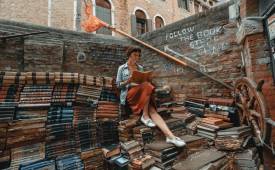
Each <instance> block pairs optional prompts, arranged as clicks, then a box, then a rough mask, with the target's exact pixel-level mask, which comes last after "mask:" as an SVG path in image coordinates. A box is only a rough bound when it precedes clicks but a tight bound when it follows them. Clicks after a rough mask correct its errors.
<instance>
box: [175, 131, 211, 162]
mask: <svg viewBox="0 0 275 170" xmlns="http://www.w3.org/2000/svg"><path fill="white" fill-rule="evenodd" d="M180 138H181V139H182V140H184V142H185V143H186V146H185V149H184V151H183V152H181V154H180V155H179V156H178V160H177V161H180V160H184V159H186V158H187V157H188V155H191V154H193V153H195V152H199V151H202V150H205V149H207V148H208V141H207V140H206V138H204V137H201V136H196V135H183V136H180Z"/></svg>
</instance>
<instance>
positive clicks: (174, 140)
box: [166, 137, 186, 147]
mask: <svg viewBox="0 0 275 170" xmlns="http://www.w3.org/2000/svg"><path fill="white" fill-rule="evenodd" d="M166 142H167V143H172V144H174V145H176V147H183V146H185V145H186V143H185V142H184V140H182V139H181V138H179V137H174V138H172V139H171V138H168V137H166Z"/></svg>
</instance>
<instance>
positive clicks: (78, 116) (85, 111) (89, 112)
mask: <svg viewBox="0 0 275 170" xmlns="http://www.w3.org/2000/svg"><path fill="white" fill-rule="evenodd" d="M95 112H96V107H89V106H74V124H75V125H77V124H78V122H80V121H84V120H87V121H93V120H96V117H95Z"/></svg>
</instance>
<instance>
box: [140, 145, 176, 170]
mask: <svg viewBox="0 0 275 170" xmlns="http://www.w3.org/2000/svg"><path fill="white" fill-rule="evenodd" d="M180 152H181V148H177V147H176V146H175V145H173V144H168V143H166V142H165V141H163V140H158V141H154V142H152V143H150V144H146V145H145V153H147V154H149V155H151V156H152V157H153V159H154V160H155V161H156V163H155V166H157V167H158V168H160V169H165V170H166V169H172V165H173V163H174V161H175V160H176V159H177V156H178V155H179V154H180Z"/></svg>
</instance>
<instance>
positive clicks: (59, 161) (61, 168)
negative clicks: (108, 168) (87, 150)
mask: <svg viewBox="0 0 275 170" xmlns="http://www.w3.org/2000/svg"><path fill="white" fill-rule="evenodd" d="M56 168H57V170H71V169H75V170H84V165H83V163H82V161H81V159H80V156H78V155H76V154H71V155H64V156H60V157H57V158H56Z"/></svg>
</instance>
